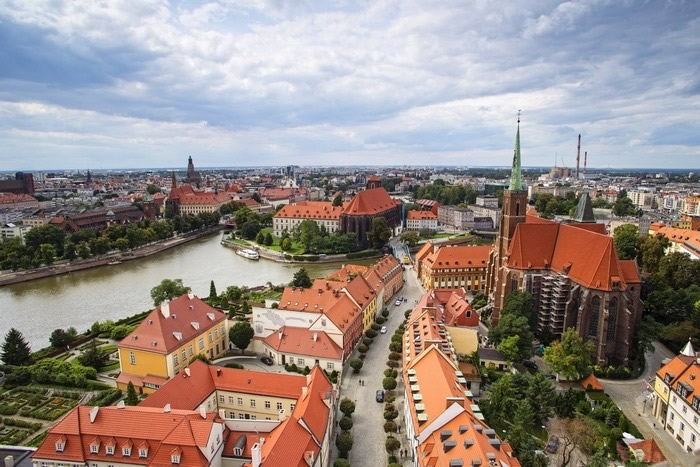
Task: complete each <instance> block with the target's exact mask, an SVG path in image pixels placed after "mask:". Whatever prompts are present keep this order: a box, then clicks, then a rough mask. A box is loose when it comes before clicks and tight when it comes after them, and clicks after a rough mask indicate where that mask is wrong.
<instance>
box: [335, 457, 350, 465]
mask: <svg viewBox="0 0 700 467" xmlns="http://www.w3.org/2000/svg"><path fill="white" fill-rule="evenodd" d="M333 467H350V461H348V460H347V459H343V458H342V457H339V458H338V459H336V460H335V462H333Z"/></svg>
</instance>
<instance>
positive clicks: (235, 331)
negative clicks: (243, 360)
mask: <svg viewBox="0 0 700 467" xmlns="http://www.w3.org/2000/svg"><path fill="white" fill-rule="evenodd" d="M254 335H255V331H253V328H252V327H251V326H250V323H249V322H248V321H237V322H236V323H235V324H234V325H233V326H231V329H229V331H228V337H229V339H230V340H231V342H233V345H235V346H236V347H238V348H239V349H240V351H241V353H243V351H244V350H245V349H247V348H248V346H249V345H250V341H251V340H252V339H253V336H254Z"/></svg>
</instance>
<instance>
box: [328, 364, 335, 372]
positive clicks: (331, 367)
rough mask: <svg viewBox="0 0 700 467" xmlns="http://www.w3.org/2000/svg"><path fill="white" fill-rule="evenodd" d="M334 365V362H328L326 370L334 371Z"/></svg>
mask: <svg viewBox="0 0 700 467" xmlns="http://www.w3.org/2000/svg"><path fill="white" fill-rule="evenodd" d="M334 366H335V365H333V362H328V363H326V370H330V371H333V367H334Z"/></svg>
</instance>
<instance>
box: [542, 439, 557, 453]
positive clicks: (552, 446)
mask: <svg viewBox="0 0 700 467" xmlns="http://www.w3.org/2000/svg"><path fill="white" fill-rule="evenodd" d="M544 449H545V451H547V452H549V453H552V454H556V453H557V451H558V450H559V438H557V437H556V436H552V437H550V438H549V441H548V442H547V445H546V446H545V447H544Z"/></svg>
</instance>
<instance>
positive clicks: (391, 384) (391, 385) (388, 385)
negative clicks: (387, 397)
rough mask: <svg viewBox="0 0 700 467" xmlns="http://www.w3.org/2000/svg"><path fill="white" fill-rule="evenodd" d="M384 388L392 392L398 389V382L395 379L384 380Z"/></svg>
mask: <svg viewBox="0 0 700 467" xmlns="http://www.w3.org/2000/svg"><path fill="white" fill-rule="evenodd" d="M382 387H383V388H384V390H386V391H392V390H394V389H396V380H395V379H394V378H384V380H382Z"/></svg>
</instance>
